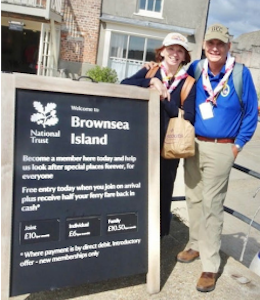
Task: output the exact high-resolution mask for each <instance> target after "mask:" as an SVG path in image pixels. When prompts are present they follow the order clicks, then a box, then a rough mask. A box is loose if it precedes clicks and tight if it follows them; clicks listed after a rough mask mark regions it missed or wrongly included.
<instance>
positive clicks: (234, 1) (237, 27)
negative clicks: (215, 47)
mask: <svg viewBox="0 0 260 300" xmlns="http://www.w3.org/2000/svg"><path fill="white" fill-rule="evenodd" d="M214 23H221V24H223V25H225V26H226V27H228V28H229V33H230V34H231V35H233V36H234V38H236V37H238V36H239V35H241V34H243V33H247V32H252V31H256V30H260V0H210V7H209V15H208V25H211V24H214Z"/></svg>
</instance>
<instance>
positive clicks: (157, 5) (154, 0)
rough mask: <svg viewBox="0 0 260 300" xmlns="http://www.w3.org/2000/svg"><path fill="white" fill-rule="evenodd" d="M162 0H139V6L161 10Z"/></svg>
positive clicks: (142, 8) (156, 10)
mask: <svg viewBox="0 0 260 300" xmlns="http://www.w3.org/2000/svg"><path fill="white" fill-rule="evenodd" d="M161 6H162V0H140V3H139V8H140V9H141V10H148V11H154V12H158V13H160V12H161Z"/></svg>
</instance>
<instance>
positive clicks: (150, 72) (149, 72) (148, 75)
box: [145, 66, 159, 78]
mask: <svg viewBox="0 0 260 300" xmlns="http://www.w3.org/2000/svg"><path fill="white" fill-rule="evenodd" d="M158 70H159V66H155V67H153V68H151V69H150V70H149V71H148V72H147V73H146V75H145V78H153V77H154V75H155V74H156V72H157V71H158Z"/></svg>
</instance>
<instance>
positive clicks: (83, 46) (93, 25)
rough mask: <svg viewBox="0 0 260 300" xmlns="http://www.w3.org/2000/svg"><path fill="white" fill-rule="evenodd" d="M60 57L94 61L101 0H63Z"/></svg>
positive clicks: (74, 60) (73, 60) (85, 61)
mask: <svg viewBox="0 0 260 300" xmlns="http://www.w3.org/2000/svg"><path fill="white" fill-rule="evenodd" d="M64 2H65V3H64V10H63V22H62V26H61V47H60V49H61V50H60V59H62V60H65V61H71V62H80V63H89V64H95V63H96V56H97V46H98V37H99V24H100V21H99V17H100V13H101V2H102V0H65V1H64Z"/></svg>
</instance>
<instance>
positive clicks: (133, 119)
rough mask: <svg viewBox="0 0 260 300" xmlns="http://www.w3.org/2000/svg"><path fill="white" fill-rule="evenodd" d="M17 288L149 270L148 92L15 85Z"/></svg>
mask: <svg viewBox="0 0 260 300" xmlns="http://www.w3.org/2000/svg"><path fill="white" fill-rule="evenodd" d="M15 116H16V120H15V144H14V145H15V147H14V151H15V158H14V159H15V160H14V185H13V186H14V190H13V230H12V256H11V296H16V295H20V294H25V293H33V292H38V291H42V290H47V289H54V288H61V287H65V286H74V285H79V284H83V283H87V282H95V281H100V280H104V279H109V278H116V277H121V276H127V275H133V274H139V273H147V268H148V258H147V257H148V237H147V236H148V146H147V145H148V125H147V124H148V106H147V102H146V101H141V100H139V101H138V100H136V101H132V100H131V99H123V100H122V99H120V98H113V97H102V96H90V95H75V94H69V93H54V92H46V91H34V90H23V89H17V90H16V113H15Z"/></svg>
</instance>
